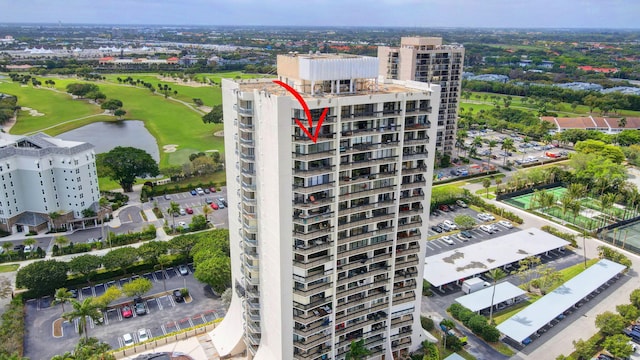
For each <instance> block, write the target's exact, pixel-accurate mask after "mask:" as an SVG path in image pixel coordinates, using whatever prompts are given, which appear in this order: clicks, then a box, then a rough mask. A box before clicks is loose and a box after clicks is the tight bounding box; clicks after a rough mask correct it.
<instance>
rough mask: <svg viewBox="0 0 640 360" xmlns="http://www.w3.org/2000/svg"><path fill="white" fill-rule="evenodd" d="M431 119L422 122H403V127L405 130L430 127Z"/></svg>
mask: <svg viewBox="0 0 640 360" xmlns="http://www.w3.org/2000/svg"><path fill="white" fill-rule="evenodd" d="M430 128H431V121H427V122H423V123H409V124H405V129H407V130H417V129H430Z"/></svg>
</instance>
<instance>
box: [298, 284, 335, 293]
mask: <svg viewBox="0 0 640 360" xmlns="http://www.w3.org/2000/svg"><path fill="white" fill-rule="evenodd" d="M332 286H333V282H331V281H325V282H321V283H318V284H315V285H312V286H308V287H307V289H297V288H295V287H294V288H293V293H294V294H296V295H300V296H309V295H310V294H309V292H310V291H313V292H315V293H317V292H320V291H324V290H327V289H329V288H330V287H332Z"/></svg>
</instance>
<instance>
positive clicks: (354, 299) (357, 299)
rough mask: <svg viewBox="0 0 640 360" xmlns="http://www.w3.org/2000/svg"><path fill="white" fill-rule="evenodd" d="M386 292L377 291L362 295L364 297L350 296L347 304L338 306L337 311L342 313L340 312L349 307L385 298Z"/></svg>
mask: <svg viewBox="0 0 640 360" xmlns="http://www.w3.org/2000/svg"><path fill="white" fill-rule="evenodd" d="M386 294H387V291H379V292H378V291H377V292H374V293H371V294H368V295H364V296H360V297H354V296H351V299H349V300H348V301H347V302H345V303H342V304H340V305H338V310H337V311H342V310H346V309H348V308H350V307H353V306H356V305H359V304H362V303H365V302H369V301H372V300H374V299H377V298H380V297H384V296H386Z"/></svg>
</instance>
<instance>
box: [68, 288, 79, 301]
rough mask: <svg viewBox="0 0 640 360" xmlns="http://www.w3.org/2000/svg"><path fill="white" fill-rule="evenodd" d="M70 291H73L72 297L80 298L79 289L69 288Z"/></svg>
mask: <svg viewBox="0 0 640 360" xmlns="http://www.w3.org/2000/svg"><path fill="white" fill-rule="evenodd" d="M69 292H70V293H71V297H72V298H74V299H77V298H78V290H76V289H71V290H69Z"/></svg>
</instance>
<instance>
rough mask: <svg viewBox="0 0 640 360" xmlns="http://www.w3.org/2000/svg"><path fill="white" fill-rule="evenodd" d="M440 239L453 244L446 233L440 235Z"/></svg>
mask: <svg viewBox="0 0 640 360" xmlns="http://www.w3.org/2000/svg"><path fill="white" fill-rule="evenodd" d="M440 240H442V241H444V242H446V243H447V244H449V245H453V244H454V242H453V240H451V238H450V237H448V236H446V235H445V236H443V237H441V238H440Z"/></svg>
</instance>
